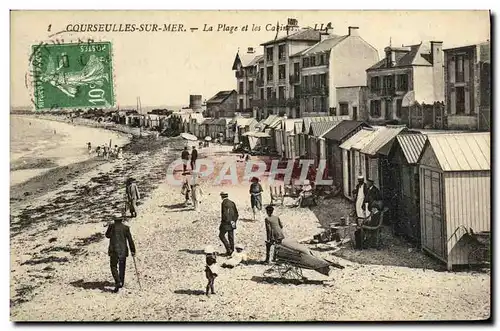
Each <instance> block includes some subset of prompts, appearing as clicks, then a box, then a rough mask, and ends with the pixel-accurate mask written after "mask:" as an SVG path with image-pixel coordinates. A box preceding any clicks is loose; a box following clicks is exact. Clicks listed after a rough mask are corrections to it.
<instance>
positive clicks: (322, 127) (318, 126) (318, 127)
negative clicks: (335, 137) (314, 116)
mask: <svg viewBox="0 0 500 331" xmlns="http://www.w3.org/2000/svg"><path fill="white" fill-rule="evenodd" d="M339 123H340V121H330V122H313V123H311V128H310V129H309V135H312V136H314V137H317V138H319V137H321V136H322V135H323V134H325V133H327V132H328V131H330V130H331V129H332V128H333V127H335V126H336V125H337V124H339Z"/></svg>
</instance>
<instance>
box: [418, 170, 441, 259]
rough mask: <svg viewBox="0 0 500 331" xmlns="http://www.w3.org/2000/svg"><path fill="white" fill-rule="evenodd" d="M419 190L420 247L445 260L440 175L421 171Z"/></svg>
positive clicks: (430, 171) (429, 171) (434, 172)
mask: <svg viewBox="0 0 500 331" xmlns="http://www.w3.org/2000/svg"><path fill="white" fill-rule="evenodd" d="M421 173H422V182H421V183H423V187H422V188H421V191H422V197H423V199H422V200H423V201H421V203H422V204H423V215H422V221H423V224H422V230H423V231H422V246H423V247H425V248H427V249H428V250H430V251H431V252H432V253H434V254H435V255H437V256H438V257H440V258H443V259H445V258H446V254H445V252H446V250H445V245H446V241H447V238H446V235H445V233H446V232H445V227H444V220H443V201H442V200H443V199H442V189H443V187H442V184H441V183H442V175H441V173H439V172H437V171H432V170H429V169H422V172H421Z"/></svg>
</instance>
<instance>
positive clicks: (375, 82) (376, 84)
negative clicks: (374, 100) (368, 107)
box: [370, 76, 380, 92]
mask: <svg viewBox="0 0 500 331" xmlns="http://www.w3.org/2000/svg"><path fill="white" fill-rule="evenodd" d="M370 89H371V91H372V92H378V91H379V90H380V79H379V77H378V76H375V77H372V78H371V79H370Z"/></svg>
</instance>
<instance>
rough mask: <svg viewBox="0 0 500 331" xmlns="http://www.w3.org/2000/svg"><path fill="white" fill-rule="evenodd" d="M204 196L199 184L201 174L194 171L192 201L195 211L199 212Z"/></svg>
mask: <svg viewBox="0 0 500 331" xmlns="http://www.w3.org/2000/svg"><path fill="white" fill-rule="evenodd" d="M202 195H203V191H202V189H201V186H200V182H199V173H198V172H197V171H193V174H192V176H191V200H193V208H194V210H195V211H196V210H198V207H199V205H200V202H201V197H202Z"/></svg>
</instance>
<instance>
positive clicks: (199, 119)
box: [189, 113, 204, 123]
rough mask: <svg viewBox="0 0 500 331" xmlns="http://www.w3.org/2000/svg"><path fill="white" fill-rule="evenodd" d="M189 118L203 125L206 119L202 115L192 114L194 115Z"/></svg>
mask: <svg viewBox="0 0 500 331" xmlns="http://www.w3.org/2000/svg"><path fill="white" fill-rule="evenodd" d="M189 118H190V119H194V120H196V122H198V123H202V122H203V119H204V117H203V114H201V113H192V114H190V117H189Z"/></svg>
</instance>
